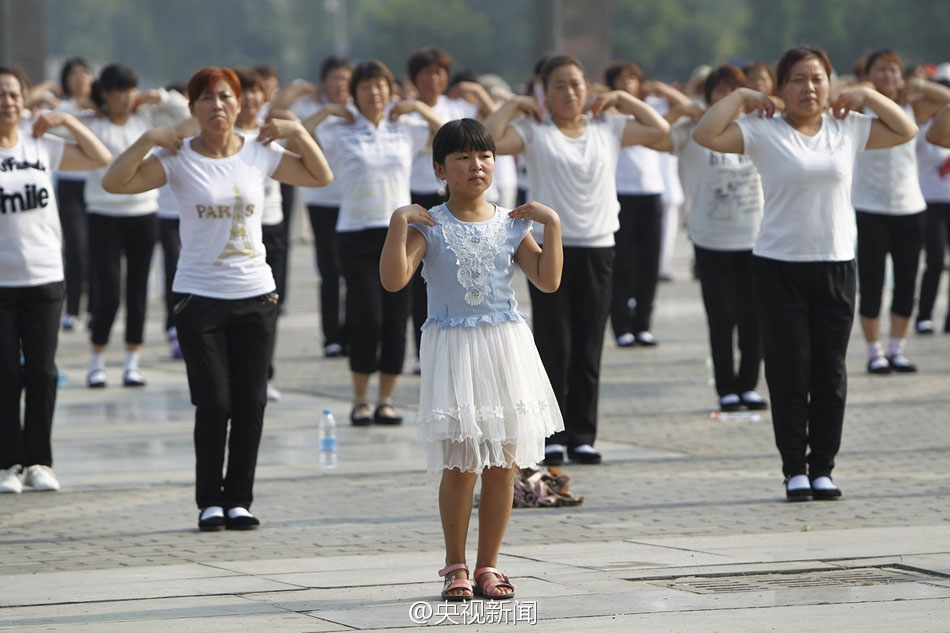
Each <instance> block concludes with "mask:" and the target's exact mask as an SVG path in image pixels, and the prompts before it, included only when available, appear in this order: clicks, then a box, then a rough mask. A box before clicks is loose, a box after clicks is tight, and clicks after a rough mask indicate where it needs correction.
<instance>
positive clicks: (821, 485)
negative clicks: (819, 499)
mask: <svg viewBox="0 0 950 633" xmlns="http://www.w3.org/2000/svg"><path fill="white" fill-rule="evenodd" d="M811 487H812V489H814V490H837V489H838V486H836V485H835V483H834V482H833V481H831V477H815V481H813V482H811Z"/></svg>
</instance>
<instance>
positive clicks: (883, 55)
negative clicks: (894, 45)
mask: <svg viewBox="0 0 950 633" xmlns="http://www.w3.org/2000/svg"><path fill="white" fill-rule="evenodd" d="M879 59H881V60H884V61H886V62H890V63H892V64H897V67H898V68H900V69H901V72H903V70H904V63H903V62H901V58H900V55H898V54H897V53H895V52H894V51H892V50H891V49H889V48H880V49H878V50H876V51H874V52H873V53H871V54H870V55H868V57H867V60H866V61H865V62H864V74H865V75H867V74H868V73H869V72H871V66H873V65H874V62H876V61H877V60H879Z"/></svg>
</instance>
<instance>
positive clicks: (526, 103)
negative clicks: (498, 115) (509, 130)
mask: <svg viewBox="0 0 950 633" xmlns="http://www.w3.org/2000/svg"><path fill="white" fill-rule="evenodd" d="M512 101H514V102H515V104H516V105H517V107H518V111H519V112H521V113H522V114H525V115H527V116H530V117H534V120H535V121H537V122H538V123H540V122H541V119H543V118H544V114H543V113H542V112H541V108H539V107H538V102H537V101H535V100H534V97H524V96H521V97H515V98H514V99H512Z"/></svg>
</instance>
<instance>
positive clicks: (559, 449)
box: [544, 444, 564, 453]
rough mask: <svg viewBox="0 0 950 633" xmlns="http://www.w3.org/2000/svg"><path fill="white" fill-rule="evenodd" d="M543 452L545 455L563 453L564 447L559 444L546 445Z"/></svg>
mask: <svg viewBox="0 0 950 633" xmlns="http://www.w3.org/2000/svg"><path fill="white" fill-rule="evenodd" d="M544 452H545V453H563V452H564V446H562V445H561V444H548V445H547V446H545V447H544Z"/></svg>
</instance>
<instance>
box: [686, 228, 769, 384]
mask: <svg viewBox="0 0 950 633" xmlns="http://www.w3.org/2000/svg"><path fill="white" fill-rule="evenodd" d="M694 248H695V250H696V271H697V273H698V274H699V282H700V286H701V287H702V292H703V305H704V306H705V307H706V321H707V322H708V323H709V347H710V349H711V350H712V360H713V372H714V373H715V376H716V393H718V394H719V397H722V396H725V395H727V394H741V393H743V392H745V391H752V390H754V389H755V387H756V384H757V383H758V382H759V365H760V364H761V362H762V338H761V334H760V332H759V314H758V307H757V305H756V300H755V280H754V279H753V276H752V251H717V250H711V249H707V248H702V247H700V246H694ZM736 330H738V339H739V352H740V359H739V372H738V374H737V373H736V370H735V360H734V358H733V332H735V331H736Z"/></svg>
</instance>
